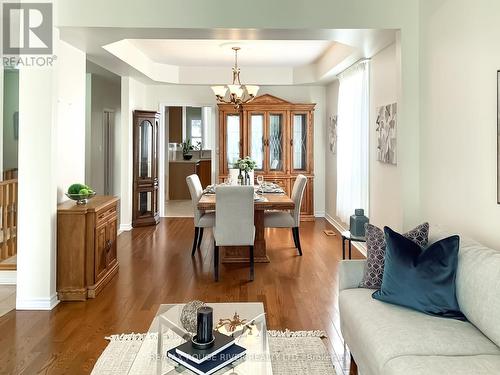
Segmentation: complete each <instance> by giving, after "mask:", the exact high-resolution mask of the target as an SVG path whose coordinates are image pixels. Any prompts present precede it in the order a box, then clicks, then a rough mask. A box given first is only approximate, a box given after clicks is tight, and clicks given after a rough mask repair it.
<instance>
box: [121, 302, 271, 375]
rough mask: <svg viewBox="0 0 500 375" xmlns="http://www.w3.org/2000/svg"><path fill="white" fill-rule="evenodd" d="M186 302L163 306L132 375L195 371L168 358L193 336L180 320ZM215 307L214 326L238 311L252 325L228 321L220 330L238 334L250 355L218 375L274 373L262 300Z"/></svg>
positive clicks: (140, 350)
mask: <svg viewBox="0 0 500 375" xmlns="http://www.w3.org/2000/svg"><path fill="white" fill-rule="evenodd" d="M184 305H185V304H175V305H160V308H159V309H158V312H157V313H156V316H155V318H154V319H153V322H152V323H151V326H150V327H149V330H148V332H147V334H146V335H145V337H144V340H142V342H139V343H138V344H137V345H140V347H139V349H138V351H137V355H136V356H135V359H134V362H133V363H132V365H131V367H130V370H129V374H134V375H143V374H144V375H146V374H153V375H164V374H165V375H166V374H168V375H173V374H194V373H193V372H192V371H190V370H188V369H186V368H184V367H183V366H181V365H179V364H177V363H176V362H174V361H173V360H171V359H170V358H168V357H167V351H168V350H169V349H172V348H174V347H176V346H178V345H180V344H182V343H184V342H186V341H188V340H190V339H191V333H189V332H188V331H187V330H186V329H185V328H184V327H183V325H182V323H181V322H180V316H181V312H182V308H183V307H184ZM207 305H208V306H210V307H212V308H213V309H214V312H213V314H214V328H216V327H218V323H219V320H220V319H223V321H224V322H229V321H231V320H233V317H234V315H235V314H238V315H239V318H240V320H241V321H243V320H244V323H248V322H250V323H251V324H249V325H247V326H244V325H241V324H240V325H234V324H230V323H226V324H224V325H222V326H220V327H219V328H218V331H219V332H221V333H224V334H227V335H233V336H234V337H235V342H236V344H238V345H240V346H242V347H244V348H245V349H246V355H245V356H244V357H243V358H241V359H239V360H237V361H236V362H234V363H232V364H231V365H228V366H226V367H225V368H223V369H222V370H219V371H217V372H216V373H215V374H216V375H221V374H232V375H236V374H238V375H250V374H252V375H264V374H266V375H267V374H272V373H273V372H272V368H271V356H270V353H269V345H268V341H267V327H266V319H265V314H264V306H263V305H262V303H243V302H242V303H207Z"/></svg>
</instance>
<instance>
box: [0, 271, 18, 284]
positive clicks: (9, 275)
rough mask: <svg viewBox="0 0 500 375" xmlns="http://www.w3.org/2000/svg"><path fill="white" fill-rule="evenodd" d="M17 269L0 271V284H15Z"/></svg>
mask: <svg viewBox="0 0 500 375" xmlns="http://www.w3.org/2000/svg"><path fill="white" fill-rule="evenodd" d="M16 283H17V271H0V285H16Z"/></svg>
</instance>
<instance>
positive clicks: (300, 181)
mask: <svg viewBox="0 0 500 375" xmlns="http://www.w3.org/2000/svg"><path fill="white" fill-rule="evenodd" d="M306 184H307V177H306V176H304V175H303V174H299V175H298V176H297V178H296V179H295V183H294V184H293V189H292V200H293V202H294V203H295V208H294V210H293V211H291V212H284V211H266V212H265V213H264V228H292V235H293V241H294V243H295V247H296V248H297V250H298V251H299V255H300V256H302V248H301V246H300V236H299V226H300V206H301V204H302V197H303V196H304V190H305V188H306Z"/></svg>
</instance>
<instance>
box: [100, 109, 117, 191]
mask: <svg viewBox="0 0 500 375" xmlns="http://www.w3.org/2000/svg"><path fill="white" fill-rule="evenodd" d="M107 113H112V114H113V121H112V123H111V122H110V126H111V128H112V129H111V130H108V134H107V135H106V131H105V120H106V114H107ZM101 130H102V148H103V152H102V155H103V158H104V161H105V162H106V161H107V162H108V165H106V164H104V168H103V171H104V179H103V188H104V191H103V193H104V194H105V195H106V194H107V195H113V194H114V191H115V183H114V182H115V175H114V173H115V168H114V166H115V147H116V137H115V134H116V111H115V110H114V109H111V108H103V110H102V129H101ZM110 139H112V141H113V146H112V147H111V148H110V147H109V146H110V143H109V141H110ZM106 140H107V143H106ZM109 152H111V154H109ZM108 156H109V158H110V160H106V158H107V157H108ZM109 164H110V165H109ZM108 167H110V171H111V187H112V188H111V189H110V191H109V192H108V193H106V179H108V180H109V176H106V171H107V168H108ZM108 182H109V181H108Z"/></svg>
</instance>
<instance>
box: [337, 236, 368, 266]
mask: <svg viewBox="0 0 500 375" xmlns="http://www.w3.org/2000/svg"><path fill="white" fill-rule="evenodd" d="M340 234H341V236H342V259H345V241H348V242H349V259H351V256H352V242H366V237H357V236H353V235H352V234H351V232H350V231H348V230H346V231H344V232H341V233H340Z"/></svg>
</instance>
